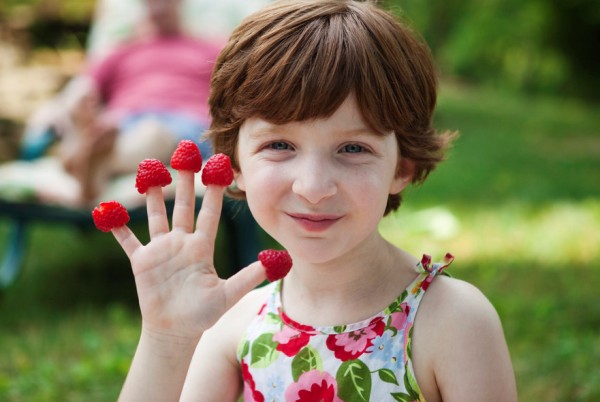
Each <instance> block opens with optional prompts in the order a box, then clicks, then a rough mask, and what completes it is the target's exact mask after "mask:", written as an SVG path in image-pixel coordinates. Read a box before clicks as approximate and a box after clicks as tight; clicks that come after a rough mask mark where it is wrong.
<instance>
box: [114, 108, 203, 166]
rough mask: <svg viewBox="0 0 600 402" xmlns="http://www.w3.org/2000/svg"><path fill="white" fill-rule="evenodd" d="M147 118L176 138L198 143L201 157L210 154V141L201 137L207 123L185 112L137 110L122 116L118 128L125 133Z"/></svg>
mask: <svg viewBox="0 0 600 402" xmlns="http://www.w3.org/2000/svg"><path fill="white" fill-rule="evenodd" d="M147 119H153V120H156V121H158V122H159V123H160V124H161V125H162V126H164V127H165V128H166V129H167V130H168V131H169V132H171V133H173V135H174V136H176V137H177V138H178V140H192V141H194V142H195V143H196V144H198V147H199V148H200V152H201V153H202V158H203V159H205V160H206V159H207V158H208V157H210V156H211V155H212V153H213V151H212V147H211V145H210V143H209V142H208V141H207V140H206V139H204V138H203V137H202V134H203V133H204V131H206V129H207V128H208V124H207V123H206V122H202V121H199V120H198V119H195V118H193V117H191V116H189V115H187V114H183V113H174V112H165V111H144V112H137V113H135V114H131V115H129V116H127V117H125V118H123V119H122V120H121V124H120V125H119V129H120V131H121V132H122V133H127V132H128V131H129V130H131V129H133V128H134V127H135V126H136V125H138V124H139V123H140V122H142V121H144V120H147Z"/></svg>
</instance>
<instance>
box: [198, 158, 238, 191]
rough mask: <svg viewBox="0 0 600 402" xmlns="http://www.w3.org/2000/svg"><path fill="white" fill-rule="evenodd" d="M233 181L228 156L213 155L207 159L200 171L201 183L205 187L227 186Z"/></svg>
mask: <svg viewBox="0 0 600 402" xmlns="http://www.w3.org/2000/svg"><path fill="white" fill-rule="evenodd" d="M232 181H233V170H232V169H231V161H230V160H229V156H227V155H225V154H215V155H213V156H211V157H210V158H208V160H207V161H206V165H204V169H202V183H204V185H205V186H208V185H209V184H216V185H217V186H225V187H226V186H229V185H230V184H231V182H232Z"/></svg>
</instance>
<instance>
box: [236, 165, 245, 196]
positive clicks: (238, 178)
mask: <svg viewBox="0 0 600 402" xmlns="http://www.w3.org/2000/svg"><path fill="white" fill-rule="evenodd" d="M233 178H234V179H235V186H236V187H237V188H238V189H240V190H242V191H246V184H245V183H244V175H243V174H242V171H241V170H238V169H234V170H233Z"/></svg>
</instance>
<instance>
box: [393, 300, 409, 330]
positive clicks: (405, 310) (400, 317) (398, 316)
mask: <svg viewBox="0 0 600 402" xmlns="http://www.w3.org/2000/svg"><path fill="white" fill-rule="evenodd" d="M400 308H401V311H397V312H395V313H392V314H391V315H390V317H391V320H390V327H393V328H396V329H397V330H401V329H402V328H404V326H405V325H406V320H407V319H408V314H409V313H410V306H409V305H408V303H402V304H401V305H400Z"/></svg>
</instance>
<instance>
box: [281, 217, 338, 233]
mask: <svg viewBox="0 0 600 402" xmlns="http://www.w3.org/2000/svg"><path fill="white" fill-rule="evenodd" d="M288 216H289V217H290V218H292V219H293V220H294V221H295V222H296V223H298V224H299V225H300V226H301V227H302V228H303V229H304V230H306V231H309V232H322V231H325V230H327V229H329V228H330V227H331V226H333V225H334V224H335V223H336V222H338V221H339V220H340V219H341V218H342V217H341V216H340V215H312V214H288Z"/></svg>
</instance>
